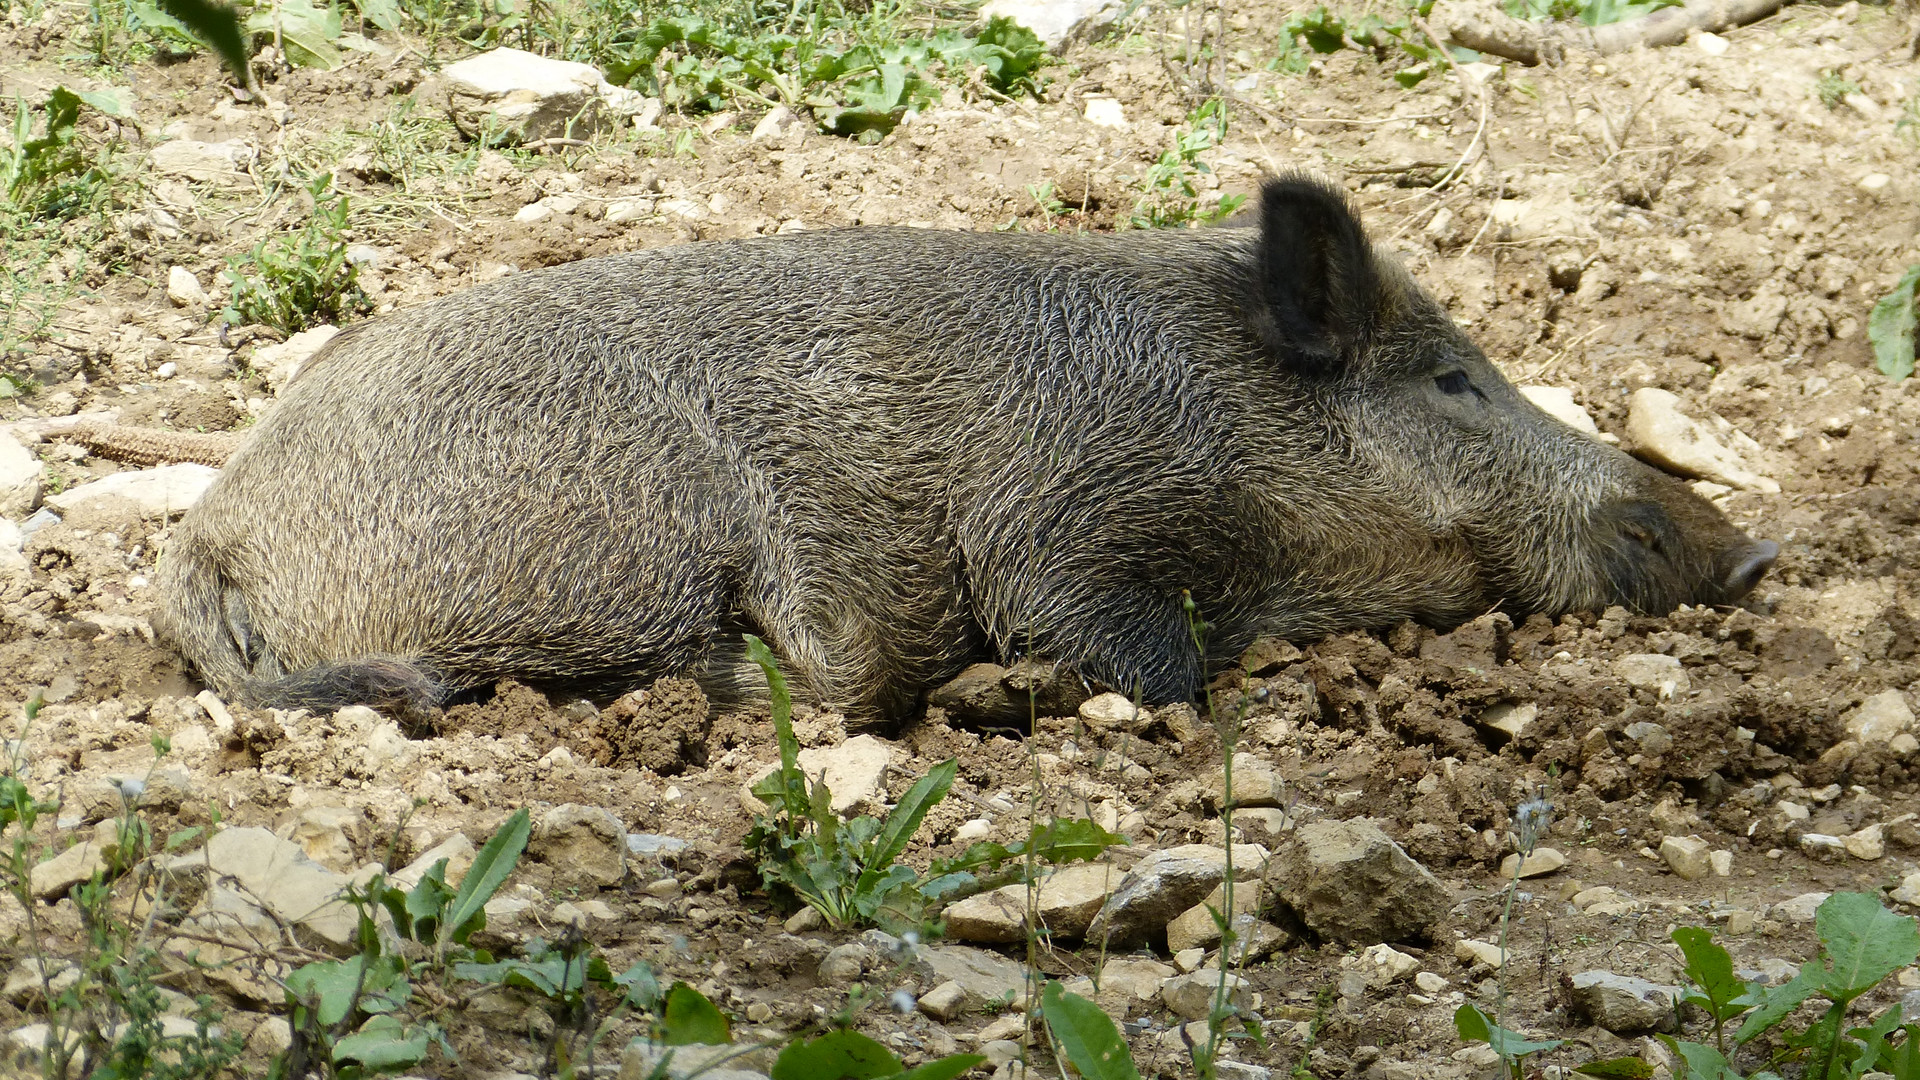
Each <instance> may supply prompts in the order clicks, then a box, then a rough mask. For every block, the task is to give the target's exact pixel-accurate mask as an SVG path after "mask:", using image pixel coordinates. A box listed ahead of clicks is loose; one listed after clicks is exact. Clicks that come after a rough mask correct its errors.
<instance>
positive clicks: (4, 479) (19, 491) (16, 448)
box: [0, 435, 44, 550]
mask: <svg viewBox="0 0 1920 1080" xmlns="http://www.w3.org/2000/svg"><path fill="white" fill-rule="evenodd" d="M43 471H44V470H43V469H42V468H41V465H40V459H39V458H37V457H35V456H34V455H33V451H31V450H28V449H27V448H26V447H24V446H21V445H20V444H19V443H18V442H16V441H14V440H13V439H12V438H9V437H8V436H6V435H0V516H5V517H9V518H22V517H26V516H27V515H28V514H31V513H33V508H34V507H36V506H39V505H40V477H41V474H42V472H43ZM17 549H18V545H16V550H17Z"/></svg>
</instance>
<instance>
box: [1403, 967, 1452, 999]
mask: <svg viewBox="0 0 1920 1080" xmlns="http://www.w3.org/2000/svg"><path fill="white" fill-rule="evenodd" d="M1413 985H1415V986H1417V987H1419V988H1420V992H1421V993H1423V994H1444V993H1446V992H1447V987H1449V986H1452V985H1453V984H1452V983H1450V982H1448V981H1447V980H1446V977H1445V976H1442V975H1436V974H1434V973H1433V972H1431V971H1422V972H1419V973H1418V974H1416V975H1414V977H1413Z"/></svg>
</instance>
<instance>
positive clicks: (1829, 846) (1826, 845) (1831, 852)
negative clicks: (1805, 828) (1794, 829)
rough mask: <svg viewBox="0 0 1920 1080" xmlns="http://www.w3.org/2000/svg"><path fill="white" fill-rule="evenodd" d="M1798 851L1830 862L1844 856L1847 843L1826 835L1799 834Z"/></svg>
mask: <svg viewBox="0 0 1920 1080" xmlns="http://www.w3.org/2000/svg"><path fill="white" fill-rule="evenodd" d="M1800 850H1801V851H1804V852H1806V853H1807V854H1809V855H1812V856H1813V857H1815V858H1818V859H1826V860H1829V861H1831V860H1833V859H1837V858H1839V857H1840V856H1841V855H1844V854H1846V850H1847V842H1846V841H1845V840H1842V839H1840V838H1839V837H1837V836H1829V835H1827V834H1826V833H1812V832H1810V833H1801V834H1800Z"/></svg>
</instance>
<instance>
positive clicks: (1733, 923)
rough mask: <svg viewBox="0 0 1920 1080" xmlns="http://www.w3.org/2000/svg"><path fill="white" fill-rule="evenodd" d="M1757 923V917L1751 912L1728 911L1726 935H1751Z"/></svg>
mask: <svg viewBox="0 0 1920 1080" xmlns="http://www.w3.org/2000/svg"><path fill="white" fill-rule="evenodd" d="M1759 922H1760V919H1759V916H1757V915H1755V914H1754V913H1753V912H1751V911H1730V912H1728V913H1727V933H1729V934H1751V933H1753V930H1754V927H1755V926H1757V925H1759Z"/></svg>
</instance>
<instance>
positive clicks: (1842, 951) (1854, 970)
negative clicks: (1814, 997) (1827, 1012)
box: [1803, 893, 1920, 1004]
mask: <svg viewBox="0 0 1920 1080" xmlns="http://www.w3.org/2000/svg"><path fill="white" fill-rule="evenodd" d="M1814 927H1815V929H1816V930H1817V931H1818V932H1819V935H1820V944H1821V945H1822V950H1821V951H1822V956H1821V960H1822V961H1823V963H1820V964H1809V965H1807V966H1808V967H1809V968H1813V969H1816V971H1817V977H1818V978H1819V979H1820V983H1819V991H1820V993H1822V994H1825V995H1826V996H1828V997H1830V998H1832V999H1834V1000H1835V1001H1838V1002H1840V1003H1842V1004H1845V1003H1846V1002H1849V1001H1852V1000H1853V999H1854V998H1856V997H1859V996H1860V995H1861V994H1864V993H1866V992H1867V991H1868V990H1871V989H1873V988H1874V987H1875V986H1878V985H1879V984H1880V980H1882V979H1884V978H1886V977H1887V976H1889V975H1891V974H1893V973H1894V972H1895V971H1898V970H1900V969H1901V968H1903V967H1906V966H1907V965H1908V964H1911V963H1913V961H1914V959H1915V958H1916V957H1920V928H1916V926H1915V925H1914V921H1913V919H1911V918H1909V917H1908V916H1905V915H1896V914H1894V913H1893V912H1891V911H1888V910H1887V909H1886V908H1885V907H1883V906H1882V905H1881V903H1880V900H1879V898H1877V897H1874V896H1869V895H1867V894H1866V893H1834V894H1833V895H1832V896H1829V897H1827V899H1826V902H1825V903H1823V904H1821V905H1820V910H1819V912H1818V913H1817V914H1816V915H1815V916H1814ZM1803 974H1804V972H1803Z"/></svg>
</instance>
